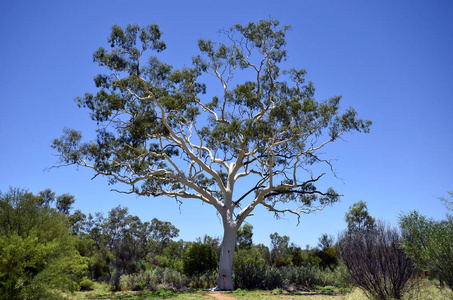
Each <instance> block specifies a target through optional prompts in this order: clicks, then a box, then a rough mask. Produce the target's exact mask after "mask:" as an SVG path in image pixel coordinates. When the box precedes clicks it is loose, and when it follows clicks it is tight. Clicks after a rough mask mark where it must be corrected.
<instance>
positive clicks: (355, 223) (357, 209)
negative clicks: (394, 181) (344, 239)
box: [344, 200, 376, 231]
mask: <svg viewBox="0 0 453 300" xmlns="http://www.w3.org/2000/svg"><path fill="white" fill-rule="evenodd" d="M344 219H345V221H346V223H347V225H348V231H360V230H373V229H374V228H375V227H376V221H375V219H374V218H373V217H372V216H370V214H369V213H368V208H367V205H366V202H363V201H362V200H360V201H359V202H356V203H354V204H353V205H352V206H351V207H349V210H348V212H347V213H346V214H345V216H344Z"/></svg>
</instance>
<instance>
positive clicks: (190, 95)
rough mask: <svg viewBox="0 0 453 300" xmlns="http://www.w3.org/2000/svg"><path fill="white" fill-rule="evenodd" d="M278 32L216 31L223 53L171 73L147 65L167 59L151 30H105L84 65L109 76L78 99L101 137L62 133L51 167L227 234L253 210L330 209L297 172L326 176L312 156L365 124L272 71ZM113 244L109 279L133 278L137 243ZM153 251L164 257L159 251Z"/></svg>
mask: <svg viewBox="0 0 453 300" xmlns="http://www.w3.org/2000/svg"><path fill="white" fill-rule="evenodd" d="M288 29H289V26H280V24H279V22H278V21H277V20H272V19H269V20H260V21H259V22H257V23H253V22H250V23H248V24H247V25H245V26H243V25H240V24H236V25H234V26H232V27H231V28H230V29H227V30H223V31H222V33H223V34H224V36H223V37H224V41H226V42H227V43H228V44H225V43H222V42H219V43H215V42H213V41H209V40H203V39H201V40H199V41H198V47H199V50H200V54H199V55H196V56H194V57H193V61H192V64H193V65H192V67H183V68H180V69H174V68H173V67H172V66H171V65H169V64H167V63H165V62H161V61H160V60H159V58H158V57H157V56H154V55H158V53H159V52H161V51H163V50H164V49H165V48H166V46H165V43H164V42H163V41H162V40H161V36H162V33H161V31H160V29H159V27H158V26H157V25H150V26H146V27H140V26H138V25H128V26H126V27H125V28H121V27H119V26H117V25H115V26H113V27H112V31H111V35H110V37H109V39H108V43H109V46H110V48H109V49H105V48H103V47H100V48H98V50H97V51H96V52H95V53H94V55H93V59H94V62H96V63H98V64H99V66H102V67H104V68H105V69H106V70H107V72H108V74H100V75H98V76H96V77H95V78H94V81H95V85H96V87H97V92H96V93H95V94H91V93H86V94H85V95H84V96H83V97H78V98H76V102H77V104H78V105H79V107H84V108H88V109H89V110H90V116H91V119H92V120H93V121H95V122H97V124H98V125H99V128H98V130H97V138H96V139H95V140H93V141H90V142H86V141H84V140H83V138H82V133H81V132H78V131H76V130H73V129H64V131H63V136H62V137H61V138H59V139H55V140H54V142H53V144H52V147H53V148H54V149H55V150H56V151H57V153H58V155H59V158H60V163H61V165H71V164H74V165H78V166H83V167H87V168H90V169H91V170H93V171H94V172H95V175H96V176H97V175H103V176H107V177H108V178H109V183H111V184H115V183H118V182H120V183H122V184H124V185H123V186H127V187H128V190H127V191H126V192H129V193H135V194H138V195H143V196H155V197H157V196H167V197H170V198H175V199H176V200H177V201H181V199H188V198H193V199H197V200H200V201H202V202H204V203H207V204H210V205H213V206H214V207H215V208H216V210H217V211H218V212H219V214H220V215H221V217H222V219H223V223H224V224H225V226H226V227H225V229H226V230H230V232H229V233H233V232H232V231H236V230H237V228H236V227H235V226H233V225H234V224H243V222H244V220H245V219H246V218H247V216H249V215H250V214H251V212H252V211H253V210H254V209H255V208H256V207H257V206H258V205H263V206H264V207H265V208H266V209H267V210H269V211H271V212H273V213H275V216H276V217H279V216H281V215H282V214H284V213H286V212H289V213H292V214H294V215H296V216H297V217H298V218H299V217H300V216H301V214H303V213H311V212H313V211H317V210H322V209H323V208H325V207H326V206H328V205H331V204H334V203H336V202H337V201H339V199H340V195H339V194H338V193H337V192H336V191H334V190H333V189H332V188H327V189H323V190H321V189H319V188H317V182H318V180H320V179H321V178H322V177H323V175H324V174H321V175H319V176H312V177H311V178H307V177H306V176H305V173H304V172H299V171H298V170H309V169H310V168H311V166H312V165H314V164H316V163H321V164H324V163H325V164H326V165H325V167H327V168H329V169H332V166H331V164H330V162H329V160H328V159H325V157H320V156H319V155H320V154H321V153H322V151H321V148H323V147H324V146H325V145H327V144H329V143H332V142H335V141H337V140H338V139H340V138H341V137H342V136H343V135H344V134H346V133H349V132H355V131H357V132H365V133H366V132H369V128H370V126H371V121H368V120H363V119H359V118H358V117H357V113H356V112H355V110H354V109H353V108H349V109H346V110H345V111H343V112H341V111H340V99H341V97H340V96H334V97H331V98H328V99H326V100H323V101H318V100H316V99H315V98H314V92H315V88H314V86H313V84H312V83H311V82H306V80H305V76H306V71H305V70H303V69H295V68H289V69H287V70H283V69H281V67H282V62H283V61H285V60H286V58H287V53H286V48H285V46H286V32H287V30H288ZM238 73H240V74H238ZM203 74H208V75H212V76H214V77H215V78H216V80H217V82H218V83H219V84H220V87H221V91H220V95H219V96H215V95H213V97H212V100H210V99H207V97H206V96H205V93H206V86H205V84H204V83H202V82H200V78H202V77H201V75H203ZM243 74H244V75H245V77H244V76H242V75H243ZM237 75H239V76H237ZM233 78H244V80H243V81H242V82H240V81H239V82H236V81H232V79H233ZM213 90H216V89H215V88H214V89H213ZM181 162H184V163H183V164H181ZM250 178H251V180H252V181H250ZM242 180H244V181H245V180H248V182H250V183H248V184H249V185H250V189H249V190H248V191H245V192H244V194H242V195H237V193H236V194H235V193H234V191H233V190H232V189H233V187H234V186H235V184H236V182H237V181H242ZM233 194H234V195H235V197H236V199H232V195H233ZM251 195H254V197H249V196H251ZM246 199H247V200H246ZM248 199H251V201H250V202H249V203H245V202H246V201H248ZM69 202H70V201H69V199H66V198H65V199H64V201H63V199H62V201H61V203H62V204H66V203H69ZM282 205H284V206H285V207H282ZM64 210H65V208H64V205H63V206H62V211H64ZM118 213H119V215H118V217H120V218H123V217H125V216H124V213H123V212H121V211H118ZM231 216H234V217H233V218H231ZM111 217H112V216H111ZM111 217H110V218H111ZM129 221H130V222H132V223H134V224H135V225H132V223H131V225H127V226H132V227H134V226H139V225H140V224H138V223H139V222H138V221H137V220H132V219H127V218H126V219H124V220H121V219H119V220H118V222H120V223H121V222H122V223H124V222H129ZM104 225H105V224H104ZM141 225H143V224H141ZM141 225H140V226H141ZM121 226H122V225H121ZM159 226H163V225H162V224H159ZM76 228H77V227H76ZM113 229H114V227H113ZM248 229H250V230H249V232H245V231H244V230H248ZM103 230H109V228H108V227H107V228H103ZM76 231H77V230H76ZM126 231H129V229H127V230H126ZM145 231H146V230H145ZM234 233H235V232H234ZM90 234H91V233H90ZM167 234H168V233H167ZM251 234H252V233H251V228H246V227H244V228H242V231H241V232H240V235H239V238H240V240H239V247H249V246H250V245H251ZM94 235H95V234H94V233H93V240H95V241H96V243H97V245H100V244H99V240H98V239H97V238H98V237H95V236H94ZM112 236H113V238H112V239H110V241H107V248H108V249H109V251H110V252H112V253H113V254H114V257H115V259H114V260H112V262H111V264H112V265H113V267H114V269H115V270H116V274H117V276H120V275H121V274H125V273H133V272H138V271H139V270H140V268H141V266H140V265H139V264H137V263H136V262H137V261H140V260H141V253H140V251H141V249H142V248H143V247H142V246H140V247H137V240H138V239H136V238H131V237H130V236H129V235H128V233H124V232H113V235H112ZM143 236H146V234H145V235H143ZM117 237H121V238H117ZM99 238H101V239H102V238H103V237H102V235H101V236H99ZM155 240H157V241H158V244H159V245H160V246H162V247H165V242H164V241H159V240H158V238H157V237H156V238H155ZM102 242H104V243H105V241H102ZM167 242H168V241H167ZM140 243H141V242H140ZM224 245H227V243H224ZM148 246H149V247H151V248H153V250H152V251H153V252H154V253H153V254H154V256H155V255H161V254H162V251H163V248H162V247H159V246H158V247H154V246H155V245H148ZM225 247H226V246H225ZM228 247H229V246H228ZM286 248H288V247H286ZM120 249H121V250H120ZM280 250H281V249H279V248H273V253H271V256H272V260H273V263H274V265H275V266H285V265H290V264H291V258H290V255H289V252H288V251H286V252H285V253H283V252H281V251H280ZM119 251H120V252H121V255H120V253H119ZM228 251H234V249H228ZM225 253H227V252H225ZM120 257H121V259H119V258H120ZM220 259H221V260H223V259H225V258H223V257H220ZM230 263H231V260H229V265H228V267H227V268H228V269H229V270H227V271H226V273H227V274H230V273H231V272H230V271H231V269H230V267H231V265H230ZM220 265H221V266H226V264H220ZM220 273H221V272H219V274H220ZM219 276H220V275H219ZM228 276H229V275H228ZM116 282H117V280H116ZM225 282H228V284H229V283H230V282H231V278H228V279H227V280H226V281H225ZM231 288H232V287H228V289H231Z"/></svg>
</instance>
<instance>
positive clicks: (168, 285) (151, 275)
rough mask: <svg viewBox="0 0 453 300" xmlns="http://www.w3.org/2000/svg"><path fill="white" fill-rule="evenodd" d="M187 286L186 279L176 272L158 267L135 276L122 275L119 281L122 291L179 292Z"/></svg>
mask: <svg viewBox="0 0 453 300" xmlns="http://www.w3.org/2000/svg"><path fill="white" fill-rule="evenodd" d="M188 284H189V281H188V279H187V277H186V276H184V275H183V274H181V273H179V272H178V271H175V270H172V269H164V268H159V267H157V268H155V269H151V270H147V271H144V272H140V273H137V274H131V275H122V276H121V277H120V279H119V288H120V289H121V290H122V291H141V290H150V291H157V290H159V289H167V290H172V291H181V290H185V289H186V288H187V285H188Z"/></svg>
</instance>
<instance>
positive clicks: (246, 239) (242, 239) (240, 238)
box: [236, 224, 253, 250]
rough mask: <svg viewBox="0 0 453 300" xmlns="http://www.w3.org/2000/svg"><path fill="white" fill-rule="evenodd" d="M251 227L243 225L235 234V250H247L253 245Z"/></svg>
mask: <svg viewBox="0 0 453 300" xmlns="http://www.w3.org/2000/svg"><path fill="white" fill-rule="evenodd" d="M252 237H253V226H252V225H250V224H244V225H243V226H242V227H241V228H239V229H238V232H237V246H236V247H237V249H239V250H241V249H249V248H250V247H252V245H253V240H252Z"/></svg>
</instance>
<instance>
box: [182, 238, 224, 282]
mask: <svg viewBox="0 0 453 300" xmlns="http://www.w3.org/2000/svg"><path fill="white" fill-rule="evenodd" d="M218 265H219V262H218V260H217V254H216V253H215V251H214V250H213V249H212V248H211V246H209V245H206V244H201V243H192V244H190V245H189V246H188V247H187V248H186V249H185V250H184V258H183V269H184V273H185V274H187V275H189V276H193V275H197V274H198V275H200V274H203V273H206V272H207V271H211V270H214V269H217V267H218Z"/></svg>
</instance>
